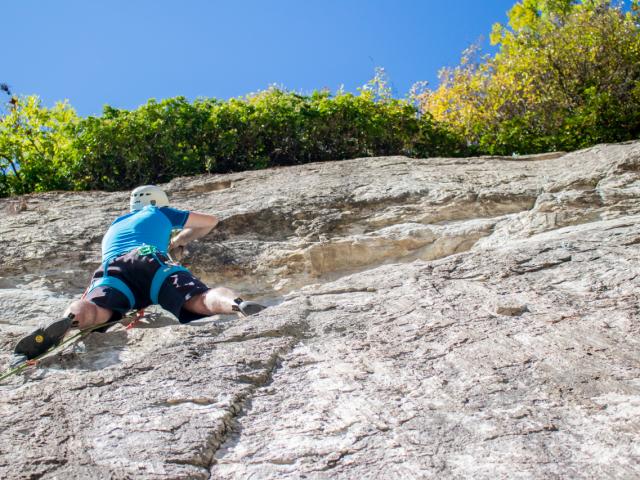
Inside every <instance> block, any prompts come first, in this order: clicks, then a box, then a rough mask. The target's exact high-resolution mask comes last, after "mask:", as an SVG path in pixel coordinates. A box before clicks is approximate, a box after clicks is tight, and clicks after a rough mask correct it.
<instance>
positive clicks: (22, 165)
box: [0, 96, 78, 196]
mask: <svg viewBox="0 0 640 480" xmlns="http://www.w3.org/2000/svg"><path fill="white" fill-rule="evenodd" d="M9 105H10V106H9V107H8V109H7V110H8V111H7V113H6V114H5V115H4V116H2V117H1V118H0V196H7V195H12V194H21V193H28V192H38V191H46V190H55V189H69V188H70V187H71V184H72V182H71V177H72V172H71V169H70V167H71V165H72V164H73V157H74V153H75V152H74V151H73V149H72V148H71V141H72V135H73V129H74V127H75V125H76V123H77V120H78V118H77V116H76V114H75V112H74V110H73V109H72V108H71V107H69V105H67V104H66V103H58V104H56V105H55V106H54V107H53V108H45V107H43V106H42V104H41V102H40V100H39V99H38V98H37V97H34V96H30V97H24V98H16V97H12V98H11V100H10V102H9Z"/></svg>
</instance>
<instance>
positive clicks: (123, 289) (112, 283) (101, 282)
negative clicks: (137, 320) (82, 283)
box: [85, 245, 188, 310]
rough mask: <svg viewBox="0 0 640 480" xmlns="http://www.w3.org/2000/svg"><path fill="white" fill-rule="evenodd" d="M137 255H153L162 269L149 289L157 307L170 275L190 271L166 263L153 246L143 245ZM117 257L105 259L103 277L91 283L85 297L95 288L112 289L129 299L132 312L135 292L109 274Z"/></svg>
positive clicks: (156, 274) (154, 277)
mask: <svg viewBox="0 0 640 480" xmlns="http://www.w3.org/2000/svg"><path fill="white" fill-rule="evenodd" d="M137 253H138V255H140V256H144V255H151V256H152V257H153V258H155V259H156V261H157V262H158V263H159V264H160V268H159V269H158V270H157V271H156V273H155V274H154V276H153V279H152V280H151V288H150V289H149V298H150V299H151V303H152V304H154V305H156V304H158V296H159V294H160V289H161V288H162V285H163V283H164V281H165V280H166V279H167V277H169V276H170V275H173V274H174V273H177V272H187V271H188V270H187V269H186V268H185V267H183V266H181V265H173V264H167V263H164V262H163V261H162V260H160V258H159V257H158V253H160V250H158V248H156V247H154V246H153V245H143V246H142V247H139V248H138V249H137ZM117 256H118V255H114V256H112V257H109V258H107V259H105V261H104V262H103V263H102V272H103V273H102V277H100V278H96V279H95V280H94V281H93V282H91V285H89V288H88V289H87V292H86V293H85V296H86V295H88V294H89V293H90V292H91V291H92V290H94V289H95V288H98V287H111V288H113V289H115V290H117V291H119V292H120V293H122V294H123V295H124V296H125V297H126V298H127V300H128V302H129V310H131V309H133V308H135V303H136V301H135V297H134V295H133V292H132V291H131V289H130V288H129V286H128V285H127V284H126V283H124V282H123V281H122V280H120V279H119V278H116V277H112V276H109V274H108V267H109V262H110V261H111V260H112V259H113V258H115V257H117Z"/></svg>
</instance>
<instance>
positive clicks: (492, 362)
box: [0, 142, 640, 479]
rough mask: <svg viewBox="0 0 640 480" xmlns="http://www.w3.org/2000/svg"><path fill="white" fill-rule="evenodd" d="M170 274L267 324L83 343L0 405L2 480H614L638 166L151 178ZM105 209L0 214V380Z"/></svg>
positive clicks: (625, 451) (51, 306) (634, 452)
mask: <svg viewBox="0 0 640 480" xmlns="http://www.w3.org/2000/svg"><path fill="white" fill-rule="evenodd" d="M166 187H167V190H168V192H169V194H170V197H171V199H172V201H173V203H174V205H175V206H177V207H182V208H186V209H195V210H200V211H203V212H210V213H215V214H217V215H219V216H220V217H221V219H222V221H221V223H220V225H219V227H218V228H217V229H216V230H215V231H214V232H212V233H211V234H209V235H208V236H207V237H205V238H204V239H202V240H201V241H199V242H196V243H194V244H192V245H191V246H190V247H189V248H188V251H187V252H186V255H185V257H184V258H183V262H184V264H185V265H187V266H189V267H190V268H192V270H193V271H194V272H195V273H197V274H198V275H199V276H201V277H202V278H203V279H204V280H205V281H207V282H208V283H210V284H212V285H215V284H224V285H228V286H231V287H234V288H237V289H239V290H240V291H242V292H244V293H246V294H247V295H252V296H254V298H260V299H262V300H263V301H265V302H267V303H269V304H270V305H273V306H272V307H271V308H269V309H267V310H265V311H264V312H262V313H261V314H260V315H257V316H255V317H251V318H248V319H238V318H235V317H223V316H216V317H211V318H209V319H206V320H202V321H199V322H195V323H194V324H191V325H178V324H177V322H176V321H175V320H174V319H172V318H171V317H170V315H168V314H166V313H165V312H162V311H161V310H159V309H156V310H153V311H152V312H151V314H150V315H149V317H148V318H147V320H146V322H145V323H143V324H142V325H140V326H138V327H136V328H133V329H130V330H125V329H124V327H123V326H122V327H121V326H118V327H116V328H113V329H112V330H110V331H109V332H107V333H105V334H92V335H91V336H89V337H88V338H87V339H86V340H85V341H84V342H83V344H81V345H79V346H78V347H76V348H75V349H68V350H66V351H64V352H63V353H62V354H60V355H58V356H56V357H53V358H51V359H49V360H47V361H46V362H43V364H42V365H41V366H40V367H39V368H37V369H34V370H31V371H29V372H28V373H27V374H25V375H24V376H22V377H16V378H13V379H12V380H10V381H6V382H4V383H3V384H2V385H0V477H2V478H51V479H53V478H87V477H93V478H96V479H101V478H105V479H106V478H123V479H124V478H148V479H156V478H158V479H159V478H185V479H186V478H189V479H191V478H203V479H206V478H283V477H290V478H487V479H488V478H492V479H493V478H600V477H606V478H635V477H638V476H640V447H638V445H640V420H639V419H640V350H639V346H640V335H639V333H640V332H639V330H640V321H639V319H638V308H639V306H638V300H639V293H638V292H639V290H638V287H639V286H640V278H639V277H638V274H639V273H640V268H639V267H638V253H639V251H640V201H639V194H640V143H638V142H635V143H633V142H632V143H628V144H619V145H601V146H597V147H594V148H591V149H588V150H584V151H580V152H573V153H570V154H554V155H544V156H529V157H519V158H498V157H482V158H470V159H437V158H436V159H423V160H416V159H409V158H404V157H385V158H367V159H356V160H349V161H343V162H335V163H321V164H311V165H305V166H299V167H290V168H281V169H274V170H265V171H259V172H242V173H236V174H231V175H222V176H221V175H218V176H201V177H194V178H182V179H177V180H174V181H173V182H171V183H170V184H168V185H167V186H166ZM127 198H128V194H127V193H126V192H122V193H113V194H108V193H102V192H87V193H47V194H38V195H31V196H27V197H23V198H18V199H6V200H2V201H0V209H2V210H3V212H4V213H3V217H2V221H1V222H0V248H2V251H3V252H4V255H3V257H2V260H0V331H1V332H2V335H1V337H0V346H2V353H0V363H3V364H6V360H7V359H8V357H9V352H10V350H11V348H12V345H13V344H14V343H15V341H16V339H17V338H19V336H20V335H22V334H24V333H25V332H27V331H29V330H30V329H31V328H33V325H36V324H37V323H38V322H40V321H42V320H43V319H47V318H50V317H52V316H56V315H59V314H60V312H61V311H62V310H63V309H64V307H65V305H66V304H67V303H68V302H69V301H70V300H71V299H73V298H75V297H77V296H79V295H80V294H81V293H82V290H83V289H84V287H85V286H86V283H87V280H88V278H89V276H90V273H91V271H92V270H93V269H94V268H95V267H96V266H97V265H98V261H99V250H100V240H101V236H102V233H103V232H104V230H105V229H106V228H107V227H108V225H109V223H110V221H111V220H112V219H113V218H114V217H115V216H117V215H118V214H120V213H121V212H122V211H123V210H124V209H126V207H127V205H128V203H127Z"/></svg>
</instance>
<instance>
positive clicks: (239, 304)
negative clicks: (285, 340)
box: [233, 298, 267, 317]
mask: <svg viewBox="0 0 640 480" xmlns="http://www.w3.org/2000/svg"><path fill="white" fill-rule="evenodd" d="M234 302H235V305H234V306H233V310H234V311H235V312H240V313H242V314H243V315H244V316H245V317H248V316H249V315H255V314H256V313H258V312H261V311H262V310H264V309H265V308H267V307H265V306H264V305H260V304H259V303H256V302H246V301H244V300H242V299H241V298H236V299H235V300H234Z"/></svg>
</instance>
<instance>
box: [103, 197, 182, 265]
mask: <svg viewBox="0 0 640 480" xmlns="http://www.w3.org/2000/svg"><path fill="white" fill-rule="evenodd" d="M188 217H189V212H187V211H185V210H178V209H176V208H171V207H160V208H158V207H154V206H152V205H148V206H146V207H144V208H142V209H141V210H136V211H135V212H131V213H127V214H126V215H123V216H121V217H118V218H116V219H115V221H114V222H113V223H112V224H111V226H110V227H109V230H107V233H105V235H104V237H103V238H102V261H103V262H104V261H105V260H106V259H108V258H112V257H114V256H116V255H121V254H123V253H126V252H129V251H131V250H133V249H134V248H138V247H140V246H142V245H153V246H154V247H156V248H157V249H158V250H160V251H161V252H166V251H167V249H168V248H169V240H170V237H171V230H173V229H176V228H183V227H184V224H185V223H186V222H187V218H188Z"/></svg>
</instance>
